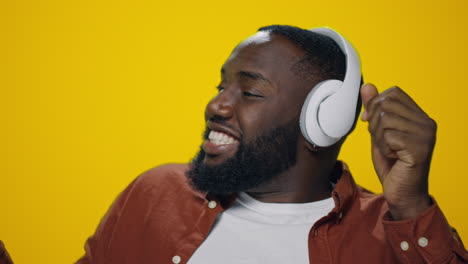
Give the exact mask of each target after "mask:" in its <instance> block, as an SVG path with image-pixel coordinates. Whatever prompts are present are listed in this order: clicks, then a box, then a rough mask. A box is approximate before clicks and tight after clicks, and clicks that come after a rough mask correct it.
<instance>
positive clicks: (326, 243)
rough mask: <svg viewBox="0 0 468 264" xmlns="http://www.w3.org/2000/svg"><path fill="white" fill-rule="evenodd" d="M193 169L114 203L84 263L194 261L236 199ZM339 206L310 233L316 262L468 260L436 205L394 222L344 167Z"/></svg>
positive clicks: (140, 185) (142, 181) (166, 173)
mask: <svg viewBox="0 0 468 264" xmlns="http://www.w3.org/2000/svg"><path fill="white" fill-rule="evenodd" d="M187 168H188V166H187V165H179V164H171V165H164V166H160V167H158V168H155V169H152V170H149V171H147V172H146V173H144V174H142V175H141V176H139V177H138V178H137V179H136V180H134V181H133V182H132V183H131V184H130V186H129V187H128V188H126V189H125V190H124V191H123V192H122V193H121V194H120V196H119V197H118V198H117V200H116V201H115V202H114V204H113V205H112V207H111V208H110V210H109V212H108V213H107V214H106V215H105V216H104V218H103V219H102V221H101V223H100V224H99V226H98V228H97V230H96V233H95V234H94V235H93V236H92V237H90V238H89V239H88V241H87V243H86V255H85V256H83V257H82V258H81V259H80V260H78V262H77V263H79V264H88V263H94V264H97V263H99V264H103V263H109V264H110V263H112V264H118V263H148V264H149V263H151V264H164V263H187V261H188V260H189V258H190V257H191V256H192V255H193V253H194V252H195V250H196V249H197V248H198V247H199V246H200V244H201V243H202V242H203V240H204V239H205V238H206V237H207V235H208V233H209V231H210V229H211V226H212V224H213V222H214V220H215V218H216V215H217V214H220V213H222V212H223V211H224V210H226V209H227V208H229V206H230V205H231V204H232V202H233V201H234V199H235V198H236V196H235V195H232V196H231V197H225V198H217V197H212V196H210V195H205V194H201V193H198V192H195V191H193V190H192V189H191V188H190V186H189V185H188V184H187V179H186V177H185V171H186V170H187ZM332 197H333V199H334V201H335V208H334V209H333V210H332V211H331V212H330V213H329V214H328V215H327V216H325V217H323V218H321V219H320V220H318V221H317V222H316V223H315V224H314V225H313V227H312V229H311V230H310V232H309V245H308V248H309V259H310V263H347V264H349V263H359V264H362V263H411V264H416V263H468V253H467V252H466V250H465V249H464V247H463V244H462V242H461V241H460V238H459V236H458V235H457V233H456V231H455V230H454V229H452V228H451V227H450V226H449V225H448V223H447V220H446V219H445V217H444V215H443V213H442V212H441V210H440V209H439V207H438V206H437V204H436V203H435V202H434V204H433V206H432V207H431V208H429V209H427V210H426V211H425V212H424V213H423V214H421V215H420V216H419V217H417V218H416V219H412V220H405V221H392V220H391V218H390V215H389V212H388V208H387V204H386V202H385V199H384V198H383V196H381V195H374V194H372V193H370V192H368V191H366V190H365V189H363V188H361V187H359V186H357V185H356V184H355V182H354V180H353V178H352V176H351V174H350V173H349V171H348V170H347V168H346V166H345V165H344V166H343V173H342V175H341V178H340V179H339V180H338V182H337V184H336V186H335V188H334V190H333V192H332Z"/></svg>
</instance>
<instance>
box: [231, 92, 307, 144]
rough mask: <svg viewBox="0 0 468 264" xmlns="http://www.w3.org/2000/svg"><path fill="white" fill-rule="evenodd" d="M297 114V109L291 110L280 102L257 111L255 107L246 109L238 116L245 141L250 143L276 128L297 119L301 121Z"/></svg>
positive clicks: (259, 108)
mask: <svg viewBox="0 0 468 264" xmlns="http://www.w3.org/2000/svg"><path fill="white" fill-rule="evenodd" d="M299 110H300V109H299ZM297 112H298V111H296V109H291V107H288V106H287V105H285V104H284V102H281V101H280V100H277V101H276V102H271V103H269V104H265V105H264V106H262V107H255V109H254V107H252V109H249V108H244V109H243V111H242V112H239V115H238V121H239V127H240V129H241V130H242V132H243V133H244V140H245V141H246V142H249V141H251V140H252V139H254V138H255V137H257V136H259V135H262V134H264V133H266V132H268V131H271V130H272V129H274V128H277V127H280V126H282V125H285V124H288V123H290V122H292V121H293V120H295V119H297V120H299V116H298V115H297ZM298 122H299V121H298ZM298 125H299V123H298Z"/></svg>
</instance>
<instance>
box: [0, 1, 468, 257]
mask: <svg viewBox="0 0 468 264" xmlns="http://www.w3.org/2000/svg"><path fill="white" fill-rule="evenodd" d="M0 1H1V2H0V92H1V94H0V125H1V129H0V239H1V240H3V241H4V242H5V243H6V246H7V248H8V250H9V251H10V254H11V255H12V257H13V259H14V260H15V261H16V263H70V262H73V261H75V260H76V259H77V258H78V257H79V256H81V255H82V254H83V252H84V251H83V245H84V242H85V240H86V238H87V237H88V236H89V235H91V234H92V233H93V231H94V229H95V227H96V225H97V224H98V222H99V220H100V218H101V217H102V215H103V214H104V213H105V212H106V210H107V208H108V206H109V205H110V204H111V202H112V201H113V199H114V198H115V197H116V195H117V194H118V193H119V192H120V191H121V190H122V189H123V188H125V186H126V185H127V184H128V183H129V182H130V181H131V180H132V179H133V178H134V177H135V176H137V175H138V174H139V173H141V172H142V171H144V170H146V169H148V168H150V167H153V166H156V165H158V164H162V163H167V162H186V161H188V160H190V159H191V157H192V156H193V155H194V153H195V152H196V151H197V149H198V146H199V144H200V143H201V133H202V130H203V111H204V107H205V104H206V103H207V102H208V100H209V99H210V98H211V97H212V96H213V95H214V94H215V92H216V91H215V86H216V84H217V82H218V79H219V68H220V66H221V64H222V63H223V61H224V60H225V59H226V57H227V56H228V54H229V53H230V51H231V49H232V48H233V47H234V46H235V45H236V44H237V43H238V42H239V41H240V40H242V39H244V38H246V37H247V36H249V35H251V34H253V33H254V32H255V31H256V29H257V28H258V27H261V26H264V25H268V24H293V25H297V26H301V27H305V28H311V27H316V26H321V25H327V26H330V27H333V28H335V29H337V30H339V31H341V32H342V33H343V34H344V35H345V36H346V37H348V38H349V39H350V40H351V41H352V42H353V43H354V45H355V46H356V48H357V49H358V51H359V53H360V56H361V58H362V64H363V72H364V76H365V80H366V81H371V82H373V83H375V84H377V85H378V87H379V89H380V90H383V89H385V88H388V87H390V86H391V85H394V84H398V85H399V86H401V87H402V88H403V89H404V90H406V91H407V92H408V93H410V94H411V95H412V96H413V97H414V98H415V99H416V101H417V102H418V103H419V104H420V105H421V106H422V107H423V108H424V109H425V110H426V111H427V112H428V113H429V114H430V115H431V116H432V117H433V118H434V119H435V120H436V121H437V122H438V125H439V131H438V142H437V145H436V151H435V154H434V159H433V165H432V171H431V178H430V190H431V193H432V194H433V195H434V196H435V197H436V199H437V201H438V203H439V204H440V206H441V207H442V209H443V210H444V212H445V214H446V216H447V218H448V220H449V222H450V223H451V224H452V225H454V226H455V227H457V229H458V230H459V233H460V234H461V236H462V238H463V239H464V240H465V242H466V241H468V226H467V225H466V222H467V219H468V218H467V214H468V213H467V212H468V210H467V209H468V208H467V203H468V198H467V195H466V188H467V185H468V180H467V176H466V175H465V165H466V164H464V163H465V162H466V150H467V149H468V141H467V136H466V135H467V125H466V115H467V114H468V110H467V103H466V101H467V100H466V98H467V97H468V88H467V87H466V72H467V66H466V64H467V63H468V51H467V48H466V47H467V46H468V45H467V44H468V43H467V39H468V38H467V34H466V28H467V26H468V18H467V16H466V13H467V11H468V10H467V3H468V2H467V1H465V0H446V1H432V0H431V1H408V0H404V1H402V0H397V1H395V0H394V1H385V2H386V3H384V1H375V0H369V1H348V0H345V1H325V0H322V1H310V0H309V1H272V0H269V1H264V0H262V1H252V0H240V1H204V2H198V1H185V2H183V1H164V2H161V1H154V0H151V1H141V0H136V1H117V0H114V1H110V0H105V1H91V0H84V1H58V0H57V1H53V0H42V1H21V0H15V1H7V0H0ZM366 129H367V128H366V124H364V123H362V122H360V124H359V126H358V128H357V130H356V131H355V133H354V134H353V135H352V136H351V137H350V138H349V139H348V142H347V143H346V144H345V147H344V149H343V151H342V155H341V158H342V159H344V160H345V161H346V162H347V163H348V164H349V166H350V167H351V169H352V171H353V172H354V176H355V177H356V179H357V181H358V182H359V183H361V184H362V185H364V186H367V187H368V188H370V189H371V190H374V191H377V192H379V191H380V190H381V188H380V185H379V182H378V179H377V177H376V176H375V173H374V171H373V167H372V164H371V159H370V151H369V150H370V146H369V143H370V142H369V135H368V133H367V130H366Z"/></svg>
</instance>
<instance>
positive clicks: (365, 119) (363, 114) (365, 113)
mask: <svg viewBox="0 0 468 264" xmlns="http://www.w3.org/2000/svg"><path fill="white" fill-rule="evenodd" d="M361 120H362V121H367V112H366V111H364V112H362V113H361Z"/></svg>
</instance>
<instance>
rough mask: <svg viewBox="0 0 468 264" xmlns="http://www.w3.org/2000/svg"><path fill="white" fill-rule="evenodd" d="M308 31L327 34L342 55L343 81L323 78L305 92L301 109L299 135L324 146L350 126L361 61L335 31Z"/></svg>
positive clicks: (353, 112) (354, 114)
mask: <svg viewBox="0 0 468 264" xmlns="http://www.w3.org/2000/svg"><path fill="white" fill-rule="evenodd" d="M310 31H312V32H315V33H318V34H320V35H324V36H327V37H329V38H331V39H332V40H333V41H335V42H336V44H338V46H339V47H340V49H341V50H342V51H343V53H344V54H345V56H346V75H345V77H344V80H343V81H340V80H332V79H330V80H325V81H322V82H320V83H318V84H317V85H316V86H315V87H314V88H312V90H311V91H310V93H309V95H308V96H307V98H306V100H305V102H304V105H303V106H302V110H301V117H300V121H299V125H300V127H301V131H302V135H304V137H305V138H306V139H307V141H309V142H310V143H312V144H313V145H316V146H319V147H328V146H331V145H333V144H335V143H336V142H337V141H338V140H340V139H341V138H342V137H343V136H345V135H346V134H347V133H348V132H349V130H350V129H351V127H352V126H353V123H354V120H355V117H356V105H357V101H358V97H359V87H360V85H361V63H360V61H359V57H358V55H357V53H356V51H355V50H354V48H353V47H352V46H351V44H350V43H349V42H347V41H346V40H345V39H344V38H343V37H342V36H341V35H340V34H338V32H336V31H334V30H332V29H329V28H315V29H311V30H310Z"/></svg>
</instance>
